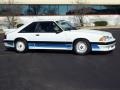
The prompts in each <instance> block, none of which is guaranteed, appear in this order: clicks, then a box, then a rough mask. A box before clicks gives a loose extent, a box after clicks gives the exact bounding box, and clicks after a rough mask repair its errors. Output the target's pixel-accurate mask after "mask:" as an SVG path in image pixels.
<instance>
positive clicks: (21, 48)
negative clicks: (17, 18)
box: [15, 40, 27, 53]
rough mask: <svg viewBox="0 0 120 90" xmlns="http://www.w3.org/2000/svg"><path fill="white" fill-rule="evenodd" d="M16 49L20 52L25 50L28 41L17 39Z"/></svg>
mask: <svg viewBox="0 0 120 90" xmlns="http://www.w3.org/2000/svg"><path fill="white" fill-rule="evenodd" d="M15 50H16V51H17V52H19V53H22V52H25V51H26V50H27V42H26V41H24V40H18V41H16V43H15Z"/></svg>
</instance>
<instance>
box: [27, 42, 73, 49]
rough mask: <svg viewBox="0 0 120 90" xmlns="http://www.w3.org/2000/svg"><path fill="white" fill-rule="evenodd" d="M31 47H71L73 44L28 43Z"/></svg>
mask: <svg viewBox="0 0 120 90" xmlns="http://www.w3.org/2000/svg"><path fill="white" fill-rule="evenodd" d="M28 46H29V47H46V48H47V47H50V48H71V47H72V44H62V43H60V44H57V43H55V44H52V43H48V44H47V43H28Z"/></svg>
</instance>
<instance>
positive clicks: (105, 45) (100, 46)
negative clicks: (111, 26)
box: [91, 41, 116, 51]
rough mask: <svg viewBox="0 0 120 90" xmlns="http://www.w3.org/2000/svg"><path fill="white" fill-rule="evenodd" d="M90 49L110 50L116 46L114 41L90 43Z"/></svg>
mask: <svg viewBox="0 0 120 90" xmlns="http://www.w3.org/2000/svg"><path fill="white" fill-rule="evenodd" d="M91 47H92V51H112V50H114V49H115V47H116V41H112V42H107V43H91Z"/></svg>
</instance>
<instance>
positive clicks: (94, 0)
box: [0, 0, 120, 5]
mask: <svg viewBox="0 0 120 90" xmlns="http://www.w3.org/2000/svg"><path fill="white" fill-rule="evenodd" d="M78 2H79V3H81V4H117V5H118V4H120V0H0V4H10V3H11V4H13V3H14V4H77V3H78Z"/></svg>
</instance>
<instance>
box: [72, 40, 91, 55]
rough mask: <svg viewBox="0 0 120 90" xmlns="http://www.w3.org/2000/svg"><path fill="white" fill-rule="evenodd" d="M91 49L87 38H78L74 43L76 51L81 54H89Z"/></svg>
mask: <svg viewBox="0 0 120 90" xmlns="http://www.w3.org/2000/svg"><path fill="white" fill-rule="evenodd" d="M90 51H91V47H90V44H89V42H88V41H87V40H77V41H76V42H75V43H74V52H75V53H76V54H79V55H85V54H88V53H89V52H90Z"/></svg>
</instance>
